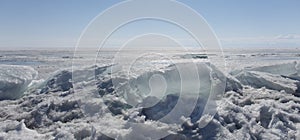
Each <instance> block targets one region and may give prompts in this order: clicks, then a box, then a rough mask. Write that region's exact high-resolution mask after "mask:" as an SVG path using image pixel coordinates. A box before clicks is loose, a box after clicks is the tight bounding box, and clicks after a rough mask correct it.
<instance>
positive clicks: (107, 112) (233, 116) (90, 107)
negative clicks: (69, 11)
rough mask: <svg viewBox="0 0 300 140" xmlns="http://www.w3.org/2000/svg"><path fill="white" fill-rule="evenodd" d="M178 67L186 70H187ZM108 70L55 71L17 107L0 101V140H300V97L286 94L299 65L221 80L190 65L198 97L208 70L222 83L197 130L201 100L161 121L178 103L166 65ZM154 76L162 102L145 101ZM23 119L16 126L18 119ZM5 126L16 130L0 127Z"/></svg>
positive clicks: (150, 98)
mask: <svg viewBox="0 0 300 140" xmlns="http://www.w3.org/2000/svg"><path fill="white" fill-rule="evenodd" d="M179 65H181V64H179ZM182 66H183V68H185V67H188V65H187V64H182ZM112 67H113V66H111V65H108V66H103V67H99V66H94V67H88V68H87V69H86V68H84V69H82V70H74V71H71V70H61V71H58V72H57V73H56V74H54V75H53V76H51V77H49V79H48V80H46V81H45V83H44V84H43V87H41V88H42V89H43V90H41V92H37V93H36V92H33V93H32V94H28V95H26V96H24V97H23V98H20V99H17V102H10V101H2V102H0V106H3V107H2V108H0V120H1V121H2V120H4V121H3V122H4V123H1V124H0V130H1V132H0V139H1V138H5V139H6V138H11V139H14V138H19V137H28V136H37V138H41V139H112V138H115V139H156V138H159V137H161V136H164V135H166V134H168V135H167V136H166V137H165V138H163V139H176V138H177V139H269V138H272V139H299V138H300V137H299V136H300V133H299V129H300V125H299V124H300V117H299V115H298V114H299V110H300V106H299V104H300V99H299V98H298V97H297V96H294V95H296V93H299V91H298V88H299V87H298V88H297V86H298V85H297V82H299V80H297V75H298V74H299V73H297V72H298V71H297V70H299V69H297V68H299V66H298V65H296V63H288V64H276V65H272V66H260V67H258V66H257V67H256V68H252V69H249V68H245V69H242V70H240V71H235V72H232V75H225V74H224V73H222V72H220V71H217V69H215V68H213V66H211V65H207V64H206V63H201V64H199V66H198V67H200V68H202V71H200V75H201V74H202V75H201V76H200V77H202V82H204V83H205V84H202V85H200V86H203V88H202V89H201V90H200V92H202V93H203V95H206V94H207V93H208V92H209V91H210V88H208V87H209V85H210V84H211V81H210V80H212V79H211V77H210V76H211V75H209V74H208V73H209V72H210V71H211V70H212V71H215V74H214V79H215V80H216V79H217V81H218V79H224V78H226V91H225V92H226V93H225V96H224V98H223V100H221V101H218V102H217V103H216V104H217V105H218V108H217V110H216V111H217V112H216V115H214V116H213V119H212V120H211V119H209V117H208V118H206V117H204V118H203V117H202V119H201V120H203V121H207V122H208V125H207V126H206V127H204V128H202V127H200V124H201V121H200V120H199V119H200V116H201V112H202V111H203V104H204V102H205V101H203V100H197V102H196V105H197V106H196V108H195V110H193V112H192V114H191V115H190V116H183V117H182V118H180V121H182V122H184V123H183V124H182V125H177V126H176V125H175V126H174V125H173V124H172V122H166V121H161V118H162V117H163V116H164V115H166V114H167V113H168V112H169V111H170V110H172V109H173V106H174V104H176V103H177V102H176V101H178V100H179V96H178V94H176V92H174V91H178V89H179V87H178V86H176V85H178V83H176V82H174V81H176V80H178V79H176V78H178V77H176V71H175V70H176V67H175V66H174V65H171V66H168V67H166V68H164V69H159V70H154V71H145V72H144V73H142V74H139V75H137V76H136V77H124V76H123V75H119V74H118V73H117V72H116V73H111V71H110V70H111V69H112ZM282 67H287V68H286V69H285V68H282ZM294 67H295V69H294ZM205 70H206V71H205ZM185 73H190V72H188V70H187V71H185ZM94 74H96V77H95V75H94ZM114 74H115V75H114ZM157 74H160V75H162V76H163V77H166V78H165V80H166V81H167V82H166V84H169V85H171V86H169V88H167V89H166V91H167V92H166V93H167V95H165V97H163V98H158V97H156V96H155V97H153V96H150V95H151V94H150V95H149V93H151V90H150V89H151V86H155V84H153V83H151V80H150V82H149V79H151V76H153V75H157ZM205 74H207V75H205ZM71 75H73V76H74V75H75V76H76V75H77V77H76V78H77V79H75V80H76V81H75V82H78V83H77V84H78V85H80V86H79V87H80V88H81V89H80V90H78V89H75V91H74V92H73V91H72V90H74V88H76V86H75V87H74V86H71V85H70V83H71V82H74V79H72V76H71ZM111 75H114V76H111ZM174 75H175V76H174ZM172 77H173V78H174V79H172ZM73 78H74V77H73ZM155 78H156V79H155ZM155 78H154V79H153V80H154V81H152V82H160V79H159V77H155ZM94 80H96V81H94ZM172 80H174V81H172ZM80 81H81V82H80ZM187 83H189V82H187ZM190 83H192V82H190ZM200 83H201V82H200ZM151 84H153V85H151ZM77 88H78V87H77ZM152 88H153V87H152ZM187 89H189V88H187ZM221 89H223V87H222V88H221ZM122 91H124V92H125V91H130V92H131V93H132V94H134V95H135V96H133V97H139V98H133V100H134V101H135V102H136V103H135V102H134V104H133V103H132V102H131V101H130V100H128V98H125V96H123V95H125V94H124V92H122ZM187 91H188V90H187ZM287 93H293V94H287ZM154 95H156V94H154ZM179 101H182V102H183V105H184V103H186V104H187V105H190V104H191V99H190V98H188V97H187V98H182V99H181V100H179ZM130 102H131V103H130ZM143 103H144V104H146V105H144V104H143ZM155 103H156V105H155V106H152V107H151V105H153V104H155ZM133 105H136V106H137V108H135V106H133ZM145 106H146V107H145ZM139 107H142V108H139ZM7 110H9V111H7ZM180 110H184V108H181V109H180ZM23 119H24V122H23V121H20V120H23ZM171 119H172V118H171ZM173 119H174V120H176V119H178V116H176V114H175V115H174V118H173ZM7 120H18V121H14V122H11V121H7ZM9 124H13V125H15V126H17V125H18V124H20V125H19V126H22V127H11V129H4V127H5V126H6V125H9ZM20 128H22V129H20ZM25 128H26V129H25ZM19 129H20V130H21V131H19ZM163 132H167V133H166V134H165V133H163ZM16 134H18V135H16Z"/></svg>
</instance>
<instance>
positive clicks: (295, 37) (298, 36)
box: [275, 34, 300, 39]
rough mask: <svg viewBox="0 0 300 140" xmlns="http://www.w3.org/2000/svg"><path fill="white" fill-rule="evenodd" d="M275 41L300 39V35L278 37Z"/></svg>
mask: <svg viewBox="0 0 300 140" xmlns="http://www.w3.org/2000/svg"><path fill="white" fill-rule="evenodd" d="M275 39H300V35H297V34H287V35H278V36H277V37H276V38H275Z"/></svg>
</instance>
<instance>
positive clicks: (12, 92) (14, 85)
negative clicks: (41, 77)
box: [0, 65, 37, 100]
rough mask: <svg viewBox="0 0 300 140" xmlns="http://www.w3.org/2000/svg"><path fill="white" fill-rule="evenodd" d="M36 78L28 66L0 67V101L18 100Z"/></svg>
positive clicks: (34, 72)
mask: <svg viewBox="0 0 300 140" xmlns="http://www.w3.org/2000/svg"><path fill="white" fill-rule="evenodd" d="M36 76H37V71H35V70H34V69H33V68H31V67H28V66H14V65H0V100H7V99H17V98H20V97H21V96H22V95H23V94H24V92H25V91H26V89H27V88H28V85H30V83H31V82H32V80H34V79H35V78H36Z"/></svg>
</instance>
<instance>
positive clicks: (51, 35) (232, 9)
mask: <svg viewBox="0 0 300 140" xmlns="http://www.w3.org/2000/svg"><path fill="white" fill-rule="evenodd" d="M118 2H121V1H120V0H88V1H84V0H48V1H46V0H26V1H25V0H1V1H0V47H2V48H3V47H4V48H6V47H74V46H75V44H76V41H77V39H78V38H79V36H80V34H81V32H82V31H83V29H84V28H85V26H86V25H87V24H88V23H89V22H90V21H91V20H92V19H93V18H94V17H95V16H97V15H98V14H99V13H101V12H102V11H104V10H105V9H106V8H109V7H110V6H112V5H114V4H116V3H118ZM180 2H182V3H184V4H186V5H188V6H190V7H191V8H193V9H195V10H196V11H197V12H199V13H200V14H201V15H202V16H203V17H204V18H205V19H206V21H207V22H208V23H209V24H210V26H211V27H212V28H213V30H214V31H215V33H216V34H217V36H218V37H219V39H220V40H221V43H222V45H223V46H224V47H298V46H300V8H299V7H300V1H299V0H247V1H246V0H245V1H242V0H226V1H225V0H223V1H221V0H180ZM166 10H168V9H166ZM179 12H180V11H179ZM137 30H139V29H137Z"/></svg>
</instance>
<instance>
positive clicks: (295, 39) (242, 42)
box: [220, 34, 300, 47]
mask: <svg viewBox="0 0 300 140" xmlns="http://www.w3.org/2000/svg"><path fill="white" fill-rule="evenodd" d="M220 40H221V42H222V45H223V46H225V47H226V46H229V47H230V46H239V47H244V46H247V47H248V46H251V47H252V46H253V47H269V46H270V47H300V35H297V34H287V35H278V36H262V37H259V36H258V37H235V38H223V39H220Z"/></svg>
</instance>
